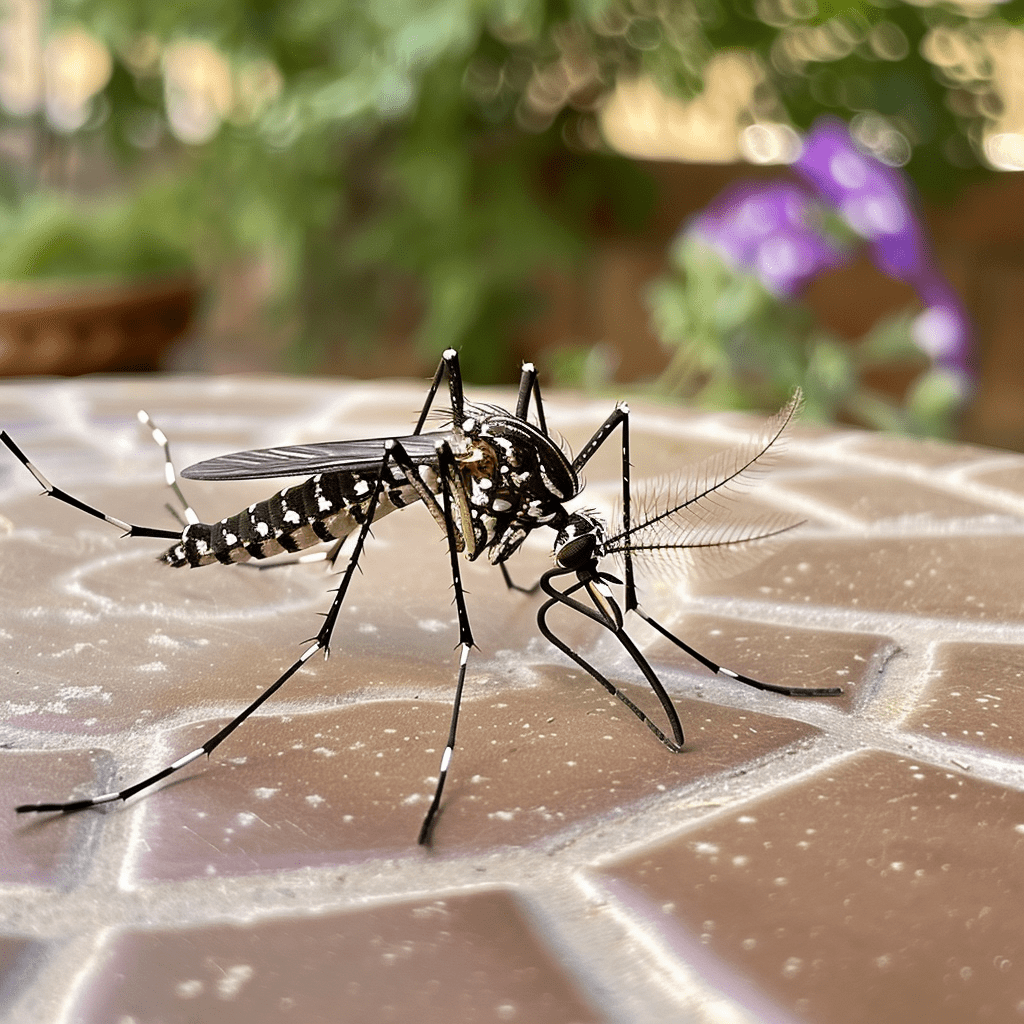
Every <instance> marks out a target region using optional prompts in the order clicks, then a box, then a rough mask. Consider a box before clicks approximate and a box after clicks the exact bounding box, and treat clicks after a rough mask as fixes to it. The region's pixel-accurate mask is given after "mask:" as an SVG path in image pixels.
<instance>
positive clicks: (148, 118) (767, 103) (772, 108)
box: [19, 0, 1024, 380]
mask: <svg viewBox="0 0 1024 1024" xmlns="http://www.w3.org/2000/svg"><path fill="white" fill-rule="evenodd" d="M1022 15H1024V0H1010V2H1009V3H1007V4H1004V5H1002V6H1000V7H991V8H987V9H985V10H983V11H982V10H975V9H970V10H968V9H967V8H959V7H954V6H946V5H938V6H932V7H925V6H917V5H910V4H892V3H890V2H888V0H877V2H876V3H870V2H866V0H852V2H850V0H844V2H843V3H841V4H837V3H830V4H825V3H824V2H822V3H820V4H819V3H816V2H815V0H730V2H724V0H693V2H690V3H679V4H673V3H669V4H662V5H655V4H651V3H649V2H642V0H433V2H427V0H203V2H202V3H200V2H198V0H177V2H170V3H163V4H139V3H137V2H136V0H53V2H52V3H51V5H50V19H51V26H52V30H53V31H56V32H60V31H64V30H71V28H72V27H73V26H75V25H79V24H84V25H86V26H88V28H89V30H90V31H91V32H92V33H94V34H95V35H96V36H97V37H98V38H100V39H102V40H103V41H104V42H105V43H106V45H107V47H108V49H109V53H110V54H111V55H112V64H111V70H110V75H109V80H108V81H107V82H106V84H105V85H103V86H102V88H101V89H100V90H99V91H98V92H97V93H96V94H95V95H94V96H93V97H92V98H91V99H90V100H89V109H88V111H86V115H87V116H84V117H83V119H82V120H81V123H80V124H78V125H77V127H75V123H76V122H75V120H74V119H72V120H71V121H68V120H67V119H65V122H64V124H63V127H62V128H60V129H59V130H55V129H54V127H53V125H52V123H51V122H49V121H47V118H46V116H44V115H43V114H42V113H40V114H37V115H36V116H35V122H34V123H35V126H36V129H37V130H38V131H39V132H40V133H44V134H47V135H48V137H49V140H50V143H49V144H50V145H51V146H52V147H54V148H56V149H58V150H59V149H60V148H61V147H64V148H72V147H76V146H77V147H80V148H85V149H90V150H91V149H96V148H102V149H103V150H104V152H106V153H107V154H108V155H111V154H113V155H116V156H117V157H118V159H119V160H120V161H121V162H122V165H123V169H122V171H121V172H120V173H121V177H122V180H123V182H124V183H125V188H126V190H127V191H126V195H127V196H128V199H127V200H126V201H127V202H129V203H133V202H138V203H141V204H143V205H145V204H146V203H147V202H148V201H149V199H150V197H152V196H153V195H157V196H159V197H160V199H161V201H162V202H163V203H164V205H165V209H166V211H169V212H170V213H169V215H168V216H164V217H162V218H160V219H161V220H162V222H164V223H168V224H170V225H171V228H172V231H173V233H174V235H175V237H174V238H173V239H172V241H173V242H174V244H176V245H178V246H180V247H182V248H184V249H187V250H188V251H189V252H190V253H191V254H192V257H193V259H194V260H195V261H196V262H197V263H198V264H199V265H200V266H203V265H213V264H216V263H217V262H218V261H221V260H223V259H224V258H225V257H226V256H229V255H231V254H237V253H246V252H249V253H252V252H257V253H264V254H268V255H269V256H271V257H272V259H273V263H274V265H275V267H277V268H278V269H279V272H280V273H279V278H280V280H279V295H278V298H279V308H280V309H281V310H282V311H285V312H289V311H290V314H291V315H290V316H289V322H291V323H297V324H301V325H302V327H301V329H300V330H299V332H298V334H299V337H298V338H297V342H298V347H297V353H298V358H299V360H300V361H304V362H306V363H307V364H310V363H313V364H315V362H316V361H317V358H318V357H319V354H320V353H322V352H323V351H324V350H325V349H326V348H328V347H330V346H332V345H334V344H337V343H338V342H339V339H347V340H349V341H352V340H358V339H360V338H362V339H367V338H374V337H377V336H378V335H379V331H380V325H381V323H382V320H383V319H384V318H385V317H386V316H387V315H388V313H389V311H391V310H393V309H394V307H395V305H396V304H402V303H404V304H406V305H410V306H411V307H412V308H414V309H415V310H418V311H419V314H420V315H419V317H418V324H419V326H418V338H419V343H420V345H421V346H422V347H423V349H424V350H425V351H429V352H431V353H432V354H435V355H436V352H437V350H438V348H441V347H444V346H446V345H455V346H457V347H460V348H461V350H462V352H463V358H464V365H465V368H466V371H467V375H468V376H470V377H471V378H475V379H478V380H486V379H493V378H495V377H496V376H499V375H504V374H505V373H506V372H507V366H506V363H507V362H508V360H509V348H508V339H509V337H510V331H511V330H512V328H513V327H514V325H515V323H516V321H517V320H520V319H522V318H524V317H528V316H530V315H531V314H532V312H533V311H534V310H535V308H536V305H537V302H538V297H537V292H536V290H535V288H534V285H533V282H534V281H535V279H536V276H537V273H538V271H539V270H541V269H543V268H545V267H549V266H552V265H555V266H562V267H565V266H572V265H575V264H578V262H579V261H580V260H581V259H584V258H585V257H586V254H587V253H588V252H590V251H591V250H592V249H593V247H594V245H595V241H596V239H598V238H599V237H600V236H601V235H602V234H605V233H607V232H608V231H609V230H617V231H623V230H634V231H635V230H639V229H640V228H641V226H642V225H643V223H644V217H645V215H646V212H647V211H648V210H649V209H650V207H651V203H652V201H653V187H652V185H651V183H650V182H649V180H647V178H646V177H645V176H644V175H643V174H642V173H641V172H640V171H639V170H638V169H637V168H636V166H635V165H633V164H632V163H631V162H630V161H628V160H626V159H624V158H622V157H619V156H616V155H615V154H612V153H609V152H607V151H605V150H604V149H603V147H602V145H601V143H600V136H599V131H598V112H599V110H600V106H601V103H602V102H603V100H604V99H605V98H606V97H607V96H608V95H609V94H610V92H611V91H612V90H613V89H614V87H615V83H616V81H617V80H620V79H622V78H623V77H631V76H636V75H640V74H643V75H647V76H649V77H651V78H653V79H654V80H656V81H657V82H658V83H659V84H660V86H661V87H662V88H663V89H664V90H666V91H668V92H671V93H674V94H676V95H679V96H683V97H692V96H694V95H696V94H697V93H698V92H699V91H700V89H701V83H702V72H703V69H704V67H705V65H706V63H707V61H708V60H709V59H711V58H712V57H713V56H714V55H715V54H716V53H717V52H721V51H723V50H729V49H735V48H741V49H742V50H743V51H744V52H745V53H747V54H748V55H749V56H750V59H751V60H752V61H753V62H754V63H755V64H756V66H757V68H758V69H759V71H758V73H759V74H760V75H761V78H762V85H761V86H760V87H759V89H758V90H757V91H756V93H755V95H754V96H753V97H752V99H751V102H750V105H749V109H747V110H745V111H744V112H743V113H742V115H741V124H740V125H739V127H742V120H743V119H745V120H746V121H749V122H755V121H782V122H785V121H787V120H791V121H792V122H793V123H794V124H795V125H796V126H797V127H798V128H806V127H807V126H808V125H809V124H810V123H811V121H812V120H813V119H814V118H815V117H816V116H817V115H818V114H820V113H821V112H823V111H831V112H835V113H838V114H840V115H842V116H843V117H845V118H847V119H849V118H850V117H851V116H853V115H854V114H856V113H863V112H864V111H874V112H876V113H877V114H879V115H881V116H882V117H883V118H884V119H885V123H886V124H887V125H888V126H889V129H890V130H891V133H895V134H893V135H892V138H894V139H896V140H897V143H896V146H897V149H899V147H900V146H903V145H904V144H905V147H906V150H907V151H906V153H901V154H897V155H898V156H899V158H900V159H901V160H902V159H903V157H904V156H905V157H906V160H907V163H906V166H907V169H908V171H909V173H910V174H911V176H912V177H913V178H914V179H915V181H916V182H917V183H918V185H919V186H920V187H922V188H923V189H925V190H935V189H944V190H946V191H955V190H956V188H957V187H958V186H959V185H960V184H962V183H963V182H964V181H965V180H967V179H968V178H970V177H972V176H976V175H978V174H980V173H985V171H984V168H983V166H982V163H983V161H982V160H981V158H980V147H981V145H982V142H983V137H984V133H985V129H986V126H989V127H990V126H991V125H993V124H995V123H996V121H997V119H998V116H999V109H998V97H999V95H1000V88H1001V86H1000V84H999V80H998V75H997V62H995V61H994V60H993V59H991V56H990V55H991V53H992V52H994V51H995V49H997V43H998V41H999V39H1000V38H1001V35H1000V34H1004V35H1005V33H1008V32H1016V31H1018V30H1017V29H1016V28H1015V26H1016V24H1017V22H1018V21H1019V20H1020V19H1021V17H1022ZM51 120H52V117H51ZM19 123H21V124H24V123H25V119H24V118H21V119H19ZM69 125H71V127H69ZM69 133H70V134H69ZM899 140H902V142H900V141H899ZM154 157H155V158H156V159H154ZM153 165H156V166H157V167H159V168H160V177H159V180H158V182H157V184H156V185H153V184H151V183H150V181H149V174H150V169H151V166H153ZM165 237H166V236H165ZM296 314H298V315H296Z"/></svg>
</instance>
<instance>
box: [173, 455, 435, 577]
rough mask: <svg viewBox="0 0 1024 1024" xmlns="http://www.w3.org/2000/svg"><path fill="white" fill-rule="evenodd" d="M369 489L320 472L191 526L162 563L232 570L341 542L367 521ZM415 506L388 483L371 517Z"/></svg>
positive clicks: (412, 496)
mask: <svg viewBox="0 0 1024 1024" xmlns="http://www.w3.org/2000/svg"><path fill="white" fill-rule="evenodd" d="M373 484H374V480H372V479H369V480H368V479H367V478H366V477H364V476H363V475H362V474H359V473H349V472H345V473H320V474H318V475H317V476H314V477H312V478H310V479H309V480H306V481H304V482H303V483H301V484H296V485H295V486H294V487H287V488H285V489H284V490H283V491H279V492H278V493H277V494H275V495H274V496H273V497H271V498H267V500H266V501H258V502H256V503H255V504H253V505H250V506H249V507H248V508H247V509H245V510H243V511H242V512H239V513H238V514H237V515H234V516H229V517H228V518H227V519H222V520H220V522H218V523H190V524H189V525H188V526H186V527H185V529H184V530H182V532H181V540H180V541H179V542H178V543H177V544H174V545H173V546H172V547H170V548H168V549H167V551H165V552H164V553H163V554H162V555H161V556H160V561H161V562H165V563H166V564H167V565H170V566H172V567H174V568H182V567H184V566H191V567H192V568H197V567H199V566H201V565H211V564H212V563H214V562H220V563H222V564H224V565H230V564H231V563H232V562H246V561H248V560H249V559H250V558H271V557H272V556H274V555H280V554H282V553H284V552H295V551H301V550H303V549H304V548H310V547H314V546H315V545H317V544H320V543H322V542H324V541H334V540H340V539H341V538H343V537H347V536H348V535H349V534H350V533H351V532H352V531H353V530H355V529H357V528H358V527H359V526H360V524H362V523H363V521H364V520H365V518H366V509H367V506H368V505H369V503H370V497H371V495H372V493H373ZM414 501H419V495H418V494H417V493H416V491H415V490H414V489H413V488H412V487H411V486H409V484H408V483H407V482H405V481H404V479H403V480H402V482H401V483H399V482H398V481H394V480H392V481H389V482H388V483H387V485H386V486H385V488H384V490H383V491H382V492H381V494H380V497H379V498H378V500H377V507H376V509H375V510H374V515H373V518H374V520H377V519H380V518H381V517H382V516H386V515H387V514H388V513H389V512H393V511H394V510H395V509H397V508H404V507H405V506H406V505H409V504H411V503H412V502H414Z"/></svg>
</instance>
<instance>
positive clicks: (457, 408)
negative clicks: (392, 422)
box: [413, 348, 465, 434]
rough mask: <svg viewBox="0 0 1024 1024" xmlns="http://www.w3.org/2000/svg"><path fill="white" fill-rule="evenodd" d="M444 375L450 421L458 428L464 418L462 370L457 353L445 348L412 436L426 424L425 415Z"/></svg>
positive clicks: (432, 402)
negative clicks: (448, 400)
mask: <svg viewBox="0 0 1024 1024" xmlns="http://www.w3.org/2000/svg"><path fill="white" fill-rule="evenodd" d="M446 374H447V377H448V394H449V398H450V400H451V407H452V421H453V422H454V423H455V424H456V426H458V425H459V424H461V423H462V421H463V419H464V418H465V414H464V407H465V399H464V397H463V391H462V370H461V369H460V367H459V353H458V352H456V351H455V349H453V348H446V349H445V350H444V352H442V353H441V362H440V363H438V364H437V370H436V371H435V373H434V379H433V381H431V384H430V390H429V392H428V393H427V400H426V401H425V402H424V403H423V410H422V411H421V412H420V418H419V420H417V422H416V429H415V430H414V431H413V433H414V434H419V433H420V432H421V431H422V430H423V424H424V423H426V422H427V414H428V413H429V412H430V407H431V405H433V404H434V397H435V396H436V395H437V389H438V388H439V387H440V386H441V379H442V378H443V377H444V376H445V375H446Z"/></svg>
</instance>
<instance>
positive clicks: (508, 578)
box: [498, 562, 540, 594]
mask: <svg viewBox="0 0 1024 1024" xmlns="http://www.w3.org/2000/svg"><path fill="white" fill-rule="evenodd" d="M498 568H499V569H500V570H501V575H502V577H503V579H504V580H505V586H506V587H508V589H509V590H518V591H519V593H520V594H536V593H537V591H538V590H540V580H537V582H536V583H534V585H533V586H532V587H523V586H520V585H519V584H518V583H516V581H515V580H514V579H512V574H511V573H510V572H509V571H508V569H506V568H505V563H504V562H499V563H498Z"/></svg>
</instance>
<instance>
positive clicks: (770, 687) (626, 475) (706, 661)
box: [573, 403, 843, 703]
mask: <svg viewBox="0 0 1024 1024" xmlns="http://www.w3.org/2000/svg"><path fill="white" fill-rule="evenodd" d="M619 427H621V430H622V462H621V465H622V520H621V530H620V533H619V534H618V537H620V538H622V556H623V563H624V579H623V587H624V605H625V611H626V612H635V613H636V614H637V615H639V616H640V618H642V619H643V620H644V621H645V622H647V623H648V624H649V625H651V626H652V627H653V628H654V629H655V630H657V631H658V632H659V633H661V634H662V636H664V637H665V638H666V639H668V640H670V641H672V643H674V644H675V645H676V646H677V647H678V648H679V649H680V650H682V651H685V652H686V653H687V654H688V655H690V657H691V658H693V659H694V660H696V661H698V662H700V663H701V664H702V665H704V667H705V668H707V669H709V670H710V671H711V672H713V673H714V674H715V675H722V676H725V677H726V678H728V679H734V680H735V681H736V682H739V683H743V684H744V685H746V686H750V687H753V688H754V689H757V690H764V691H766V692H769V693H779V694H783V695H784V696H787V697H835V696H839V695H840V694H841V693H842V692H843V691H842V688H841V687H838V686H820V687H807V686H785V685H780V684H777V683H765V682H763V681H762V680H760V679H755V678H753V677H752V676H748V675H744V674H743V673H741V672H736V671H734V670H733V669H730V668H727V667H725V666H724V665H720V664H718V663H717V662H715V661H713V660H712V659H711V658H709V657H707V656H706V655H704V654H701V652H700V651H698V650H696V649H695V648H693V647H691V646H690V645H689V644H687V643H686V642H685V641H683V640H681V639H680V638H679V637H677V636H676V635H675V634H674V633H672V632H671V631H670V630H668V629H667V628H666V627H665V626H663V625H662V624H661V623H660V622H658V621H657V620H656V619H654V618H653V617H652V616H650V615H648V614H647V612H646V611H645V610H644V609H643V608H642V607H641V605H640V602H639V599H638V597H637V591H636V579H635V575H634V570H633V555H632V550H631V548H630V541H629V537H630V528H631V525H632V520H631V516H632V513H631V506H630V451H629V407H628V406H627V405H626V404H625V403H620V404H619V405H617V406H616V407H615V409H614V410H613V411H612V413H611V414H610V415H609V416H608V418H607V419H606V420H605V421H604V423H602V424H601V426H600V427H598V429H597V430H596V431H595V432H594V435H593V436H592V437H591V438H590V440H589V441H588V442H587V444H586V445H584V447H583V448H582V449H581V450H580V453H579V455H577V456H576V459H575V460H574V461H573V469H574V470H576V471H577V472H579V471H580V470H582V469H583V467H584V466H585V465H586V464H587V462H588V461H589V460H590V459H591V458H592V457H593V456H594V454H595V453H596V452H597V451H598V450H599V449H600V448H601V446H602V445H603V444H604V443H605V442H606V441H607V440H608V438H609V437H610V436H611V434H612V433H613V432H614V431H615V429H616V428H619ZM715 486H716V487H717V486H721V481H718V482H716V484H715ZM702 497H704V495H703V494H700V493H698V494H697V495H694V496H693V497H692V498H691V499H690V501H693V502H696V501H699V500H700V499H701V498H702ZM599 621H600V620H599ZM603 624H605V625H606V623H603ZM620 642H621V640H620ZM634 661H636V659H635V658H634ZM637 664H638V666H639V665H640V663H639V662H637ZM640 667H641V669H642V666H640ZM644 674H645V676H646V674H647V673H646V671H645V672H644ZM595 678H596V677H595ZM659 696H660V695H659ZM663 703H664V702H663Z"/></svg>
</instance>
